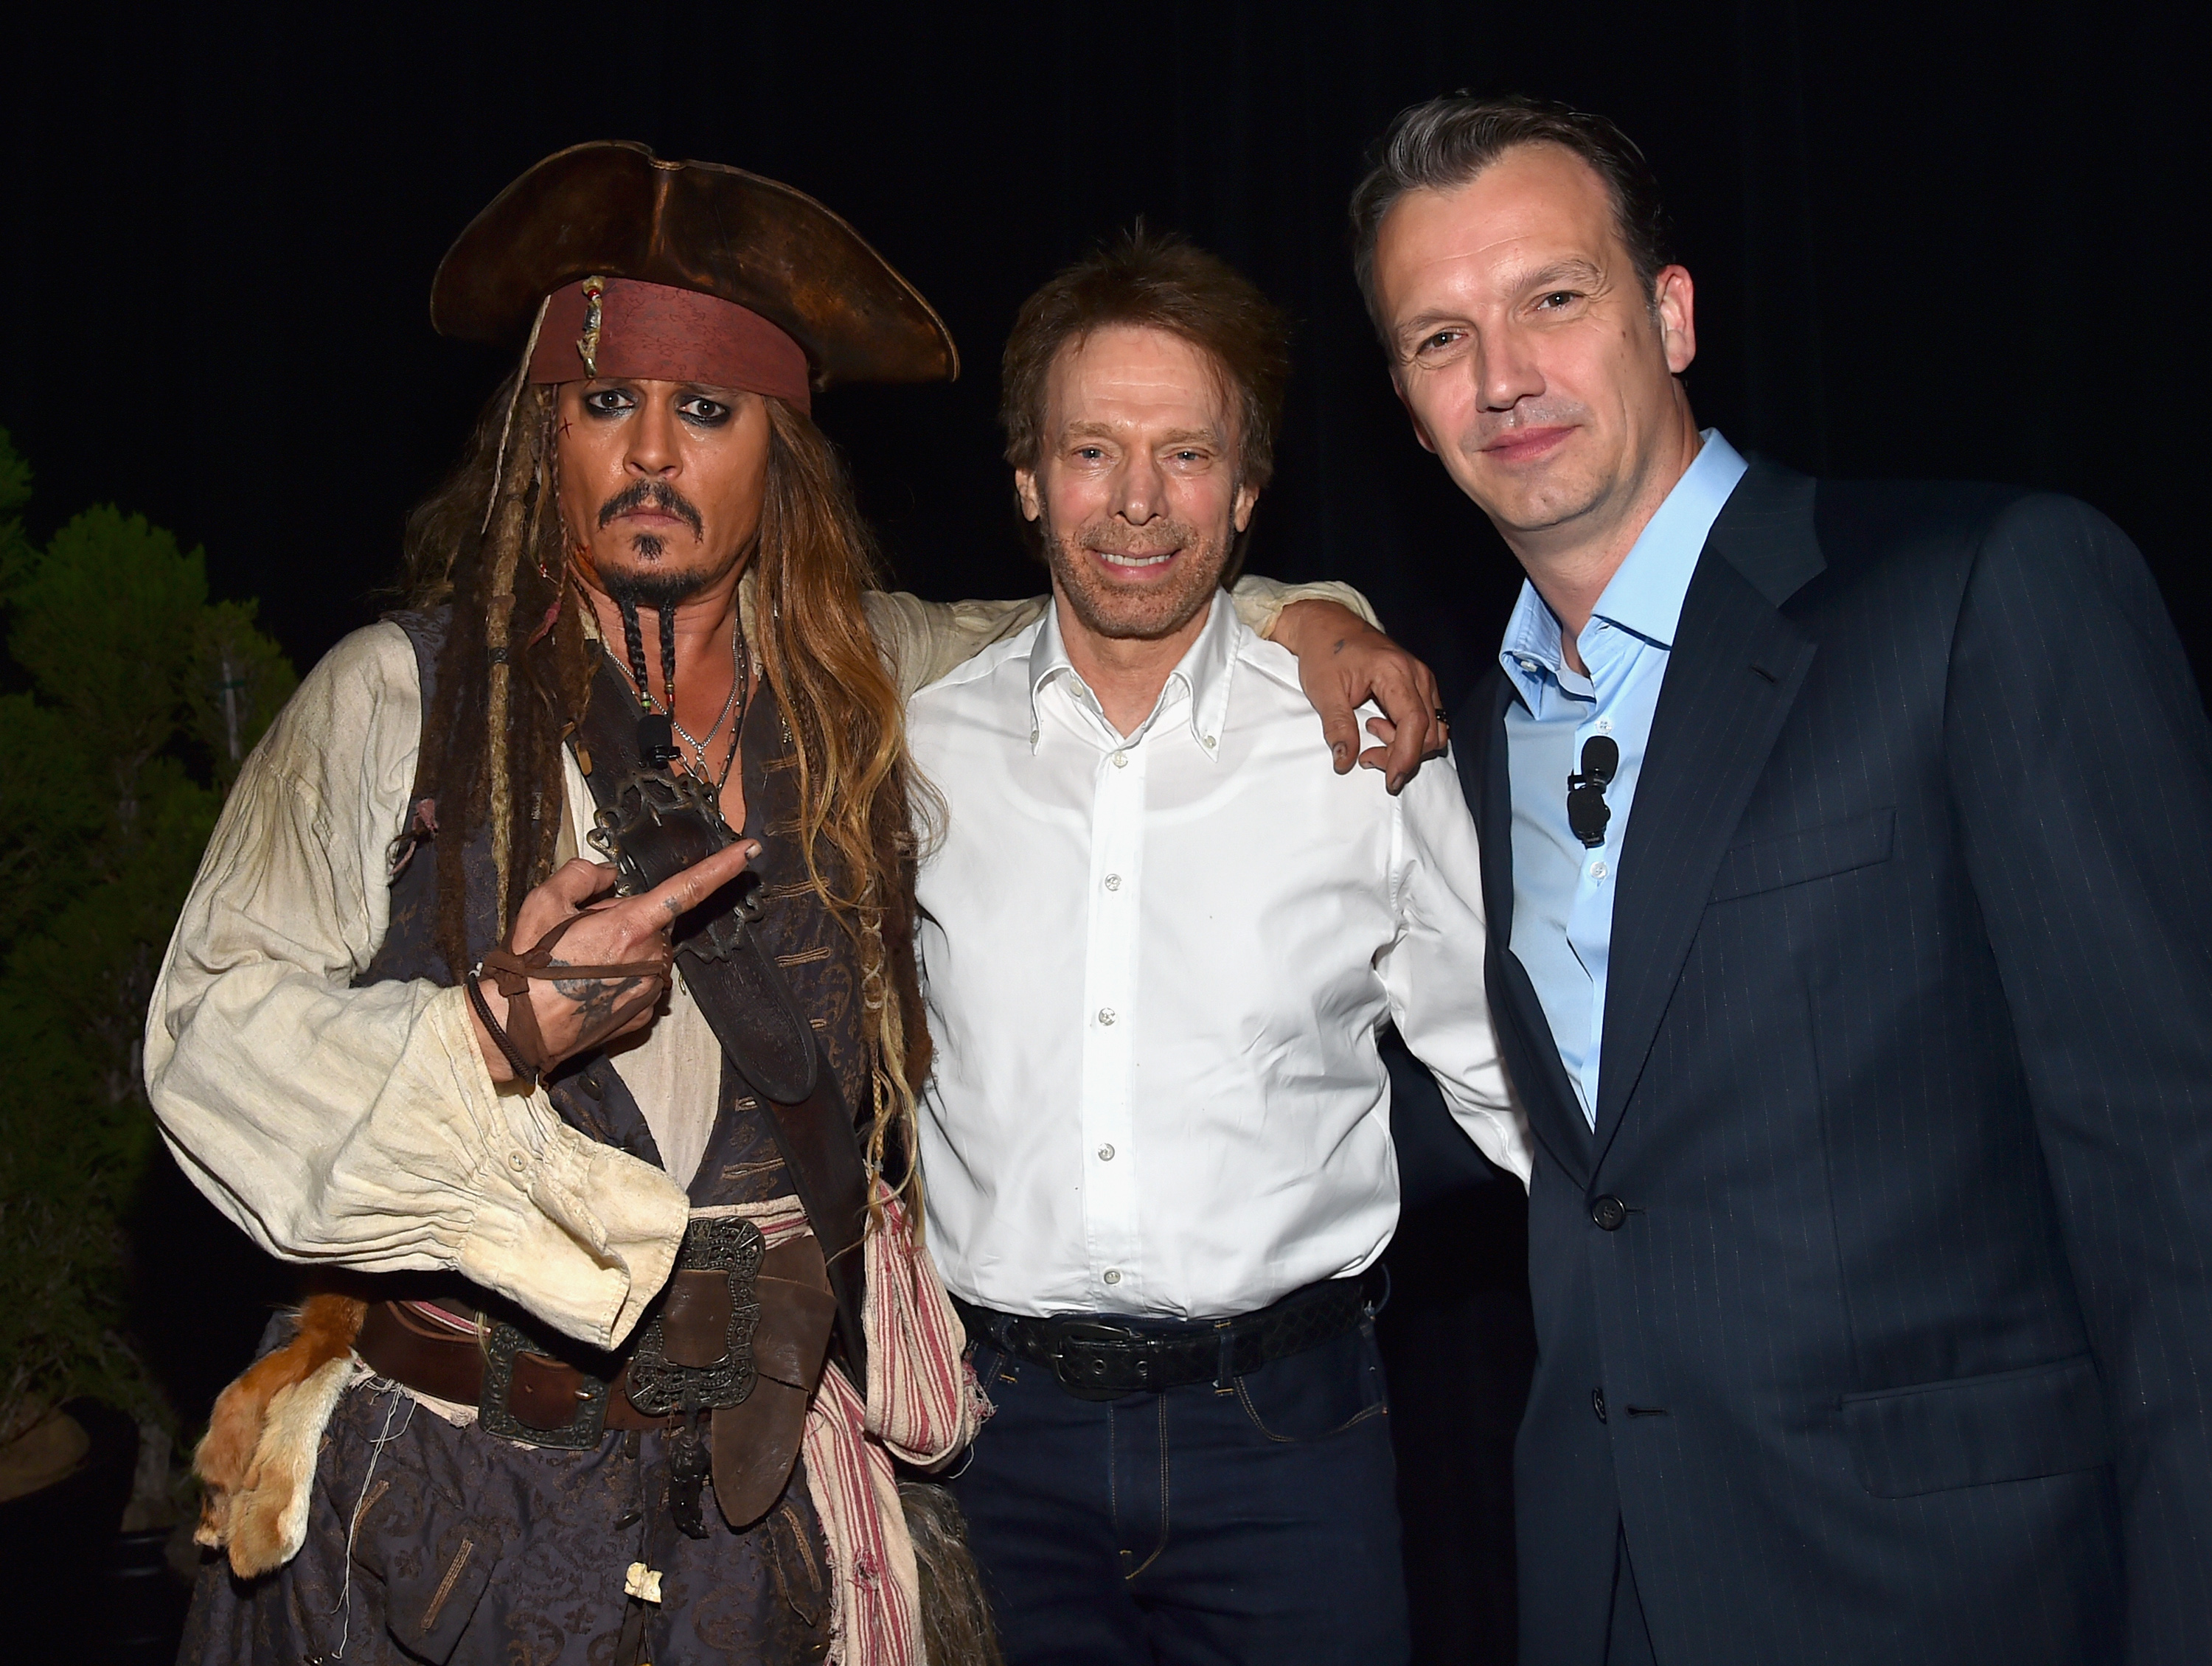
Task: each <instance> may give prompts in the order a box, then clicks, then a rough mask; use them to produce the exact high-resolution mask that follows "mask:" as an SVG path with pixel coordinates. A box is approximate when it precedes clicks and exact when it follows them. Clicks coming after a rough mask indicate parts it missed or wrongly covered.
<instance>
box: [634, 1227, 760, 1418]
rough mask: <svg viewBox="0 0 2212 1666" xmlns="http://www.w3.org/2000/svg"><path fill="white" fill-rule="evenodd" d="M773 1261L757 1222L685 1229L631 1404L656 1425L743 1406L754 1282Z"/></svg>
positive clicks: (640, 1345) (638, 1366) (646, 1334)
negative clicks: (658, 1419)
mask: <svg viewBox="0 0 2212 1666" xmlns="http://www.w3.org/2000/svg"><path fill="white" fill-rule="evenodd" d="M767 1253H768V1241H767V1239H763V1237H762V1236H761V1230H760V1228H759V1227H756V1226H755V1225H753V1223H752V1222H751V1221H744V1220H739V1219H737V1218H735V1217H711V1218H709V1219H708V1220H704V1221H693V1222H691V1224H690V1226H688V1227H685V1228H684V1247H683V1249H682V1250H681V1251H678V1255H677V1258H676V1275H675V1276H674V1277H673V1278H672V1279H671V1280H670V1281H669V1289H668V1294H667V1296H666V1297H665V1299H663V1300H662V1302H661V1303H660V1305H659V1307H658V1308H657V1309H656V1310H655V1312H654V1313H653V1317H652V1318H650V1319H649V1320H647V1322H646V1324H645V1326H644V1328H643V1330H641V1331H640V1333H639V1335H638V1339H637V1351H636V1352H635V1354H632V1355H631V1356H630V1362H629V1384H628V1389H629V1402H630V1404H632V1405H633V1406H635V1407H636V1408H637V1409H639V1410H640V1411H641V1412H643V1413H644V1414H646V1415H647V1416H648V1417H653V1416H665V1415H668V1414H669V1413H671V1412H679V1411H680V1412H690V1411H696V1410H700V1409H705V1410H708V1411H719V1410H720V1409H722V1408H723V1407H726V1406H735V1405H741V1404H743V1403H744V1401H745V1399H746V1397H747V1396H750V1394H751V1393H752V1391H753V1379H754V1372H753V1332H754V1330H755V1328H756V1327H757V1326H758V1324H760V1316H761V1307H760V1300H759V1298H758V1295H757V1293H756V1290H755V1287H754V1281H755V1280H756V1279H757V1277H758V1276H759V1274H760V1269H761V1261H762V1258H763V1257H764V1256H765V1255H766V1254H767Z"/></svg>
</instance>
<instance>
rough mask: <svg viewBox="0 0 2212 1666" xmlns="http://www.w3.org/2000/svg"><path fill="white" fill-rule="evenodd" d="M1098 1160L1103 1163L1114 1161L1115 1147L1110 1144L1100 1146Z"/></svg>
mask: <svg viewBox="0 0 2212 1666" xmlns="http://www.w3.org/2000/svg"><path fill="white" fill-rule="evenodd" d="M1098 1160H1099V1161H1100V1162H1102V1163H1110V1162H1112V1161H1113V1160H1114V1148H1113V1147H1112V1146H1110V1145H1102V1146H1100V1147H1099V1148H1098Z"/></svg>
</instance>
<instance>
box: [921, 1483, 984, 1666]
mask: <svg viewBox="0 0 2212 1666" xmlns="http://www.w3.org/2000/svg"><path fill="white" fill-rule="evenodd" d="M898 1491H899V1504H900V1505H901V1506H902V1513H903V1514H904V1515H905V1517H906V1530H907V1536H908V1538H910V1539H912V1540H913V1541H914V1561H915V1569H916V1570H917V1571H918V1572H920V1573H921V1638H922V1647H923V1651H924V1653H925V1655H926V1657H927V1660H928V1662H929V1666H1005V1661H1006V1657H1005V1656H1004V1655H1002V1654H1000V1651H999V1633H998V1629H997V1627H994V1625H993V1624H992V1623H991V1605H990V1602H989V1601H988V1600H987V1598H986V1597H985V1596H984V1595H983V1579H982V1576H981V1574H980V1573H978V1572H976V1569H975V1553H974V1552H972V1551H970V1550H969V1548H968V1518H967V1517H965V1516H964V1515H963V1514H962V1513H961V1511H960V1505H958V1503H957V1502H956V1501H955V1500H954V1499H953V1496H952V1494H951V1493H949V1492H947V1491H946V1490H945V1488H944V1487H941V1486H939V1484H938V1483H936V1482H935V1481H901V1482H899V1489H898Z"/></svg>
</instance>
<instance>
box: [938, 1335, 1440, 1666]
mask: <svg viewBox="0 0 2212 1666" xmlns="http://www.w3.org/2000/svg"><path fill="white" fill-rule="evenodd" d="M1120 1322H1122V1323H1126V1321H1120ZM975 1372H976V1375H977V1378H978V1379H979V1380H980V1381H981V1383H982V1385H983V1388H984V1390H985V1391H986V1392H987V1394H989V1396H991V1399H992V1401H993V1402H994V1404H995V1405H996V1406H997V1407H998V1413H997V1415H995V1416H994V1417H993V1418H992V1419H991V1421H989V1422H988V1423H987V1424H986V1425H985V1426H984V1428H983V1432H982V1433H981V1435H980V1436H978V1437H977V1439H976V1442H975V1452H974V1457H973V1459H972V1461H971V1462H970V1463H969V1465H968V1467H967V1469H965V1470H964V1471H963V1472H962V1473H961V1474H960V1475H959V1476H958V1477H957V1479H956V1480H955V1481H953V1482H952V1489H953V1491H954V1493H956V1494H957V1496H958V1498H959V1500H960V1506H961V1508H962V1509H963V1511H965V1512H967V1516H968V1524H969V1536H970V1542H972V1543H973V1545H974V1547H975V1560H976V1561H977V1563H978V1565H979V1566H981V1569H982V1573H983V1579H984V1584H985V1586H986V1588H987V1590H989V1592H990V1596H991V1601H992V1607H993V1612H994V1615H995V1616H996V1618H997V1620H998V1622H999V1631H1000V1637H1001V1639H1003V1641H1004V1643H1005V1645H1006V1660H1007V1663H1008V1666H1047V1663H1049V1666H1155V1663H1163V1666H1169V1663H1171V1666H1225V1663H1231V1662H1249V1663H1254V1666H1260V1663H1267V1666H1302V1663H1312V1666H1324V1663H1327V1666H1337V1663H1342V1666H1355V1663H1356V1666H1400V1663H1402V1662H1404V1661H1406V1660H1407V1658H1408V1657H1409V1655H1410V1645H1409V1643H1408V1641H1407V1629H1406V1583H1405V1573H1404V1571H1403V1568H1402V1566H1401V1562H1400V1558H1399V1548H1398V1506H1397V1502H1396V1499H1395V1466H1394V1463H1393V1462H1392V1458H1391V1455H1390V1430H1389V1407H1388V1404H1387V1402H1385V1399H1384V1396H1383V1363H1382V1360H1381V1357H1380V1356H1379V1355H1378V1354H1377V1353H1376V1347H1375V1328H1374V1326H1373V1324H1371V1323H1370V1322H1367V1321H1362V1323H1361V1324H1360V1325H1359V1327H1358V1330H1353V1331H1351V1332H1348V1333H1347V1334H1346V1335H1345V1336H1340V1337H1339V1338H1337V1339H1336V1340H1335V1341H1334V1342H1325V1343H1323V1344H1322V1345H1321V1346H1320V1347H1318V1348H1309V1349H1307V1350H1306V1351H1305V1352H1304V1353H1302V1354H1291V1356H1290V1357H1288V1358H1287V1359H1282V1360H1275V1361H1274V1362H1273V1363H1272V1364H1270V1365H1267V1366H1261V1368H1260V1369H1259V1370H1258V1371H1255V1372H1252V1373H1251V1374H1250V1375H1249V1376H1246V1377H1240V1378H1237V1379H1236V1385H1235V1386H1234V1387H1233V1388H1231V1389H1228V1390H1220V1389H1217V1388H1216V1387H1215V1386H1214V1385H1213V1384H1212V1383H1210V1382H1209V1383H1193V1384H1188V1385H1187V1386H1185V1387H1182V1388H1176V1389H1170V1390H1167V1391H1166V1392H1165V1393H1164V1394H1132V1395H1128V1396H1125V1397H1124V1398H1121V1399H1119V1400H1114V1401H1108V1402H1097V1401H1085V1400H1079V1399H1077V1398H1076V1397H1075V1396H1073V1395H1072V1394H1070V1393H1068V1392H1067V1391H1066V1390H1065V1389H1063V1388H1062V1387H1061V1386H1060V1384H1059V1383H1058V1382H1057V1381H1055V1380H1054V1377H1053V1374H1052V1372H1051V1370H1050V1369H1049V1368H1048V1367H1047V1366H1038V1365H1033V1364H1031V1363H1030V1362H1029V1361H1027V1360H1018V1359H1013V1358H1010V1357H1009V1356H1007V1355H1006V1354H1000V1352H998V1351H997V1350H996V1349H995V1348H991V1347H989V1346H987V1345H979V1346H978V1347H977V1348H976V1349H975Z"/></svg>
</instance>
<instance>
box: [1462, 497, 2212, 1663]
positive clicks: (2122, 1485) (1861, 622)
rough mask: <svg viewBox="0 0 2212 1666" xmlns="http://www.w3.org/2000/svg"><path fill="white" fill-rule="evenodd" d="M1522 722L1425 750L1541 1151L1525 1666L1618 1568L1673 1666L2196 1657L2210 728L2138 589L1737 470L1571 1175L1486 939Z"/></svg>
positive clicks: (1495, 927)
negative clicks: (1470, 880) (1446, 777)
mask: <svg viewBox="0 0 2212 1666" xmlns="http://www.w3.org/2000/svg"><path fill="white" fill-rule="evenodd" d="M1508 698H1509V691H1508V689H1507V688H1506V685H1505V682H1504V678H1503V677H1502V676H1499V675H1497V674H1495V673H1493V674H1492V678H1491V679H1490V680H1489V681H1488V682H1486V683H1485V684H1484V685H1483V686H1482V687H1481V688H1480V689H1479V690H1478V692H1477V694H1475V696H1474V705H1473V708H1472V709H1471V710H1468V711H1467V712H1463V713H1462V719H1461V721H1460V723H1459V724H1457V725H1456V726H1455V729H1456V732H1457V733H1458V734H1460V735H1461V736H1465V737H1466V739H1467V745H1466V748H1465V750H1464V751H1463V752H1462V754H1461V757H1460V767H1461V770H1462V778H1463V780H1464V783H1465V785H1466V787H1467V791H1468V798H1469V801H1470V803H1472V804H1473V806H1474V811H1475V815H1476V817H1477V819H1478V821H1479V823H1480V827H1481V830H1482V835H1483V842H1484V851H1485V855H1484V860H1485V864H1486V866H1485V874H1484V880H1485V890H1486V901H1487V905H1488V909H1489V917H1490V921H1491V934H1492V935H1491V939H1490V961H1489V967H1488V973H1489V987H1490V997H1491V1002H1492V1007H1493V1009H1494V1010H1495V1012H1496V1015H1497V1017H1498V1027H1499V1030H1500V1033H1501V1039H1502V1042H1503V1045H1504V1050H1505V1057H1506V1059H1507V1063H1508V1065H1509V1067H1510V1070H1511V1072H1512V1075H1513V1076H1514V1079H1515V1081H1516V1086H1517V1087H1519V1089H1520V1091H1521V1093H1522V1096H1523V1098H1524V1100H1526V1102H1527V1104H1528V1110H1529V1114H1530V1118H1531V1121H1532V1123H1533V1124H1534V1130H1535V1135H1536V1138H1537V1141H1538V1144H1539V1154H1538V1158H1537V1166H1536V1172H1535V1178H1534V1182H1533V1183H1532V1187H1531V1191H1530V1197H1529V1215H1530V1223H1529V1234H1530V1239H1529V1260H1530V1269H1531V1270H1530V1279H1531V1283H1532V1286H1533V1290H1534V1300H1535V1312H1536V1324H1537V1330H1538V1336H1539V1342H1540V1348H1541V1358H1540V1361H1539V1364H1538V1366H1537V1372H1536V1378H1535V1384H1534V1390H1533V1393H1532V1396H1531V1399H1530V1403H1529V1407H1528V1415H1527V1418H1526V1421H1524V1423H1523V1425H1522V1431H1521V1436H1520V1444H1519V1448H1518V1458H1517V1483H1516V1505H1517V1509H1518V1512H1519V1538H1520V1560H1521V1581H1522V1649H1523V1652H1522V1659H1523V1660H1524V1661H1525V1662H1528V1663H1531V1666H1549V1663H1560V1666H1596V1663H1598V1662H1600V1661H1601V1659H1602V1658H1603V1654H1604V1647H1605V1644H1604V1639H1605V1627H1606V1622H1607V1604H1608V1599H1609V1594H1610V1590H1611V1584H1612V1576H1613V1558H1614V1550H1613V1547H1614V1539H1615V1534H1616V1531H1617V1530H1625V1531H1626V1536H1627V1541H1628V1543H1629V1546H1630V1549H1631V1555H1632V1560H1633V1562H1634V1565H1635V1568H1636V1572H1637V1576H1638V1584H1639V1586H1640V1588H1641V1591H1642V1596H1643V1602H1644V1609H1645V1614H1646V1616H1647V1618H1648V1621H1649V1622H1650V1629H1651V1634H1652V1639H1653V1642H1654V1645H1655V1647H1656V1651H1657V1656H1658V1659H1659V1661H1660V1663H1661V1666H1729V1663H1742V1666H1773V1663H1780V1662H1799V1661H1807V1662H1810V1661H1833V1662H1838V1663H1845V1662H1848V1663H1869V1662H1875V1663H1881V1666H1903V1663H1918V1662H1930V1663H1933V1662H1944V1663H1954V1662H1955V1663H1964V1662H1983V1661H1990V1662H1996V1661H2002V1662H2008V1663H2022V1662H2050V1663H2062V1662H2063V1663H2067V1666H2076V1663H2081V1662H2088V1661H2108V1660H2109V1661H2122V1660H2124V1661H2128V1662H2131V1663H2148V1662H2154V1661H2155V1662H2172V1663H2177V1666H2179V1663H2183V1662H2188V1663H2193V1666H2204V1663H2208V1662H2212V1439H2208V1429H2207V1413H2208V1407H2212V871H2208V867H2207V861H2206V858H2207V855H2208V836H2212V729H2208V725H2207V724H2206V721H2205V716H2204V711H2203V706H2201V704H2200V703H2199V700H2198V698H2197V691H2196V688H2195V687H2194V684H2193V682H2192V681H2191V676H2190V674H2189V670H2188V668H2187V664H2186V662H2185V659H2184V657H2183V655H2182V651H2181V648H2180V645H2179V641H2178V640H2177V639H2176V637H2175V635H2174V632H2173V628H2172V624H2171V622H2170V621H2169V620H2168V619H2167V616H2166V611H2165V609H2164V607H2163V605H2162V604H2161V603H2160V598H2159V596H2158V592H2157V590H2156V587H2155V585H2154V583H2153V581H2152V579H2151V578H2150V575H2149V573H2148V571H2147V569H2146V568H2145V567H2144V566H2143V563H2142V559H2141V557H2140V556H2139V555H2138V554H2136V550H2135V548H2134V547H2133V546H2132V545H2131V544H2130V543H2129V542H2128V541H2127V539H2126V538H2125V537H2124V536H2123V535H2122V534H2121V533H2120V532H2119V531H2118V530H2117V529H2116V528H2114V527H2113V526H2112V524H2110V523H2109V522H2107V521H2106V520H2105V519H2104V518H2101V517H2100V516H2099V515H2098V514H2097V513H2096V512H2094V511H2093V510H2091V509H2089V508H2087V506H2084V505H2081V504H2079V503H2076V502H2074V501H2071V500H2066V499H2062V498H2055V497H2050V496H2039V495H2032V494H2024V493H2021V492H2016V491H2008V490H2005V489H2002V488H1981V487H1958V486H1916V485H1855V484H1841V483H1832V482H1819V483H1817V484H1816V483H1815V482H1813V481H1812V480H1809V479H1807V478H1805V477H1804V476H1797V475H1793V474H1790V473H1789V472H1787V471H1785V470H1779V469H1777V468H1775V467H1773V466H1772V465H1771V464H1765V463H1754V464H1753V469H1752V471H1751V473H1750V474H1749V475H1747V476H1746V477H1745V479H1744V480H1743V482H1741V485H1740V486H1739V487H1738V488H1737V490H1736V492H1735V495H1734V496H1733V497H1732V498H1731V499H1730V500H1729V504H1728V506H1727V507H1726V509H1725V510H1724V511H1723V513H1722V515H1721V517H1720V518H1719V519H1718V521H1717V522H1716V523H1715V524H1714V526H1713V529H1712V532H1711V536H1710V538H1709V539H1708V541H1707V543H1706V546H1705V551H1704V553H1703V554H1702V556H1701V558H1700V560H1699V566H1698V569H1697V573H1696V577H1695V579H1693V581H1692V585H1691V587H1690V591H1689V595H1688V598H1687V600H1686V603H1685V606H1684V609H1683V614H1682V620H1681V627H1680V632H1679V633H1678V635H1677V637H1676V639H1675V643H1674V652H1673V657H1672V660H1671V662H1670V664H1669V668H1668V674H1667V681H1666V684H1665V687H1664V689H1663V691H1662V694H1661V697H1660V700H1659V706H1658V710H1657V714H1656V718H1655V721H1654V724H1653V727H1652V732H1651V738H1650V748H1649V751H1648V753H1647V754H1646V757H1645V760H1644V774H1643V778H1642V782H1641V785H1639V787H1638V793H1637V799H1636V805H1635V809H1634V813H1633V815H1632V817H1631V820H1630V823H1629V828H1628V833H1627V836H1626V841H1625V845H1624V849H1623V851H1622V855H1621V860H1620V869H1619V871H1620V889H1619V892H1618V894H1617V896H1616V899H1615V904H1614V914H1613V954H1612V972H1611V981H1610V985H1609V989H1608V992H1607V1008H1606V1015H1605V1039H1604V1060H1603V1070H1602V1073H1601V1074H1602V1090H1601V1099H1600V1102H1599V1105H1598V1107H1597V1127H1596V1130H1595V1135H1593V1134H1592V1133H1591V1131H1590V1130H1589V1127H1588V1125H1587V1124H1586V1123H1585V1121H1584V1119H1583V1114H1582V1112H1581V1111H1580V1109H1579V1108H1578V1107H1577V1103H1576V1100H1575V1097H1574V1094H1573V1093H1572V1091H1571V1089H1570V1087H1568V1084H1567V1081H1566V1077H1565V1072H1564V1070H1563V1069H1561V1067H1560V1064H1559V1054H1558V1051H1557V1050H1556V1048H1555V1047H1554V1046H1553V1041H1552V1038H1551V1034H1550V1032H1549V1030H1548V1028H1547V1026H1546V1023H1545V1020H1544V1015H1543V1012H1542V1009H1541V1007H1540V1006H1539V1005H1538V1003H1537V999H1536V994H1535V991H1534V987H1533V986H1532V984H1530V982H1529V979H1528V974H1527V972H1525V971H1524V970H1523V968H1522V966H1521V965H1520V963H1519V961H1518V960H1516V958H1515V957H1514V955H1513V954H1512V953H1511V951H1510V948H1509V947H1508V945H1509V944H1510V941H1511V931H1512V872H1511V867H1512V839H1511V835H1510V785H1509V782H1508V777H1507V771H1506V767H1505V756H1504V753H1505V747H1504V731H1503V726H1502V724H1503V718H1504V710H1505V701H1506V700H1507V699H1508ZM1561 790H1562V791H1565V783H1564V782H1563V783H1562V784H1561ZM1614 1200H1618V1205H1616V1203H1615V1202H1614ZM1621 1206H1625V1207H1621ZM1607 1223H1611V1224H1610V1225H1608V1224H1607Z"/></svg>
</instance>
